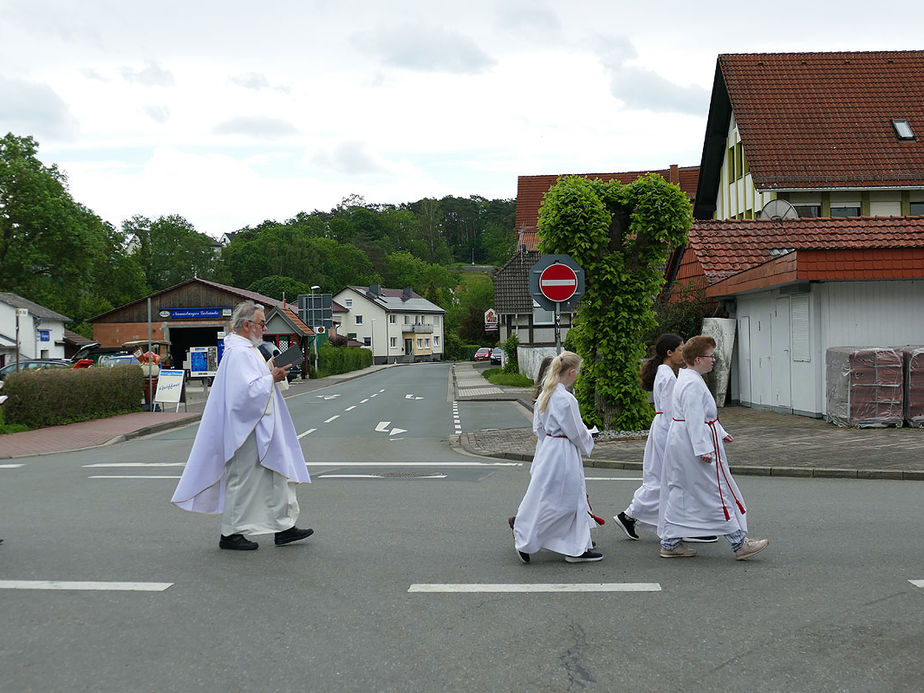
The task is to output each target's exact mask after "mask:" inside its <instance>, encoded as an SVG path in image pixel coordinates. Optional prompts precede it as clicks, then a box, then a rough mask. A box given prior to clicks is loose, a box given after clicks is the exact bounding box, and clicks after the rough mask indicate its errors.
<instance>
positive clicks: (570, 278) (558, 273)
mask: <svg viewBox="0 0 924 693" xmlns="http://www.w3.org/2000/svg"><path fill="white" fill-rule="evenodd" d="M577 283H578V281H577V274H576V273H575V271H574V270H573V269H571V268H570V267H568V265H562V264H560V263H558V262H556V263H555V264H554V265H549V266H548V267H546V268H545V269H544V270H542V273H541V274H540V275H539V291H541V292H542V295H543V296H545V297H546V298H547V299H549V300H550V301H555V302H556V303H561V302H562V301H567V300H568V299H569V298H571V297H572V296H574V292H575V291H577Z"/></svg>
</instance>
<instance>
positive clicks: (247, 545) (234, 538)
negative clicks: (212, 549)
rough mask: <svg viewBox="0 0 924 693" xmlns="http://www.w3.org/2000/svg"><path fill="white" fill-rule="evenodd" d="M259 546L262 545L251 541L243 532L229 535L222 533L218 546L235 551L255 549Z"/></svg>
mask: <svg viewBox="0 0 924 693" xmlns="http://www.w3.org/2000/svg"><path fill="white" fill-rule="evenodd" d="M258 546H260V545H259V544H258V543H257V542H255V541H250V539H248V538H247V537H245V536H244V535H243V534H230V535H228V536H225V535H224V534H222V535H221V539H219V540H218V548H220V549H231V550H233V551H255V550H256V549H257V547H258Z"/></svg>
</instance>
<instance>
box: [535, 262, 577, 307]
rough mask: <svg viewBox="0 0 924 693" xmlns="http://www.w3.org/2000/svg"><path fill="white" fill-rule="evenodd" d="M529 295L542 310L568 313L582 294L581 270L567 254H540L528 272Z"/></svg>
mask: <svg viewBox="0 0 924 693" xmlns="http://www.w3.org/2000/svg"><path fill="white" fill-rule="evenodd" d="M529 293H530V294H531V295H532V297H533V300H535V301H536V303H538V304H539V305H540V306H542V307H543V308H544V309H545V310H551V311H555V310H557V311H560V312H565V313H568V312H571V311H572V310H574V306H575V304H576V303H577V302H578V301H579V300H580V299H581V296H583V295H584V270H583V269H581V266H580V265H579V264H578V263H576V262H575V261H574V260H572V259H571V257H570V256H569V255H543V256H542V257H540V258H539V262H537V263H536V264H535V265H533V266H532V267H531V268H530V270H529Z"/></svg>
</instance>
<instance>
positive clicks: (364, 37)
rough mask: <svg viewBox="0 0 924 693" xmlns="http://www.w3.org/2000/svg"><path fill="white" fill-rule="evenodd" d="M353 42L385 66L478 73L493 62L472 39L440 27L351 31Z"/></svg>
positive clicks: (426, 70)
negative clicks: (367, 31)
mask: <svg viewBox="0 0 924 693" xmlns="http://www.w3.org/2000/svg"><path fill="white" fill-rule="evenodd" d="M353 43H354V45H356V46H357V47H358V48H359V49H360V50H362V51H365V52H366V53H369V54H371V55H373V56H375V57H377V58H378V59H379V60H380V61H381V62H382V63H384V64H385V65H390V66H392V67H400V68H404V69H406V70H420V71H423V72H451V73H454V74H479V73H481V72H485V71H486V70H488V69H490V68H491V67H493V66H494V64H495V60H494V59H493V58H492V57H491V56H489V55H488V54H487V53H485V52H484V51H482V50H481V48H479V47H478V45H477V44H476V43H475V42H474V41H472V40H471V39H469V38H468V37H466V36H462V35H461V34H457V33H455V32H450V31H447V30H445V29H443V28H442V27H426V26H411V25H405V26H403V27H398V28H396V29H391V30H389V31H384V32H381V33H376V34H372V33H363V34H355V35H354V36H353Z"/></svg>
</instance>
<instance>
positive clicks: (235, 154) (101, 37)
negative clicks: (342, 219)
mask: <svg viewBox="0 0 924 693" xmlns="http://www.w3.org/2000/svg"><path fill="white" fill-rule="evenodd" d="M832 7H836V11H835V10H832V9H830V8H832ZM921 7H922V6H918V5H914V4H908V3H905V4H902V5H896V6H891V5H882V6H878V5H875V4H873V3H869V2H863V3H860V2H853V1H849V2H848V1H842V2H840V3H837V4H836V5H829V4H828V3H809V2H790V1H788V0H787V1H784V2H776V3H774V4H772V5H768V4H766V3H758V4H754V3H741V2H710V1H704V0H700V1H699V2H670V1H668V2H660V3H640V2H632V3H628V2H621V1H619V0H606V1H597V0H593V1H582V0H570V1H569V2H551V1H550V2H544V1H543V0H528V1H526V0H523V1H521V0H496V1H495V0H465V1H464V2H462V1H459V2H452V3H443V2H439V0H427V1H423V0H402V1H395V0H378V1H375V2H373V1H371V0H370V1H368V2H353V1H351V0H267V1H266V2H262V3H257V2H252V1H251V2H240V1H239V0H220V1H214V2H212V1H208V2H206V1H200V0H182V1H175V0H159V1H158V2H148V3H138V2H130V1H126V0H79V1H77V0H60V1H57V2H55V1H52V0H0V131H2V133H6V132H13V133H14V134H17V135H31V136H33V137H35V138H36V139H37V140H38V142H39V144H40V151H39V156H40V158H41V159H42V160H43V161H44V162H46V163H49V164H50V163H57V164H58V165H59V166H60V167H61V168H62V169H63V170H64V171H65V172H66V173H67V174H68V176H69V180H70V188H71V193H72V195H73V196H74V198H75V199H77V200H78V201H79V202H82V203H84V204H85V205H87V206H88V207H90V208H91V209H93V210H94V211H95V212H96V213H97V214H99V215H100V216H102V217H103V218H104V219H106V220H108V221H110V222H112V223H113V224H115V225H117V226H118V225H121V222H122V221H123V220H124V219H126V218H128V217H130V216H131V215H133V214H144V215H146V216H149V217H157V216H160V215H166V214H180V215H182V216H184V217H186V218H187V219H188V220H189V221H190V222H192V223H193V224H194V225H195V226H196V228H197V229H198V230H199V231H203V232H205V233H208V234H210V235H213V236H218V235H220V234H221V233H223V232H225V231H233V230H236V229H238V228H241V227H243V226H247V225H254V224H258V223H260V222H261V221H263V220H264V219H277V220H280V221H282V220H285V219H288V218H290V217H292V216H293V215H295V214H296V213H298V212H300V211H308V212H310V211H312V210H315V209H320V210H329V209H331V208H332V207H334V206H335V205H337V204H338V203H339V202H340V201H341V200H342V199H343V198H344V197H346V196H348V195H351V194H357V195H362V196H363V197H364V198H365V199H366V200H367V201H368V202H391V203H400V202H410V201H414V200H418V199H420V198H422V197H442V196H444V195H458V196H463V197H466V196H468V195H483V196H485V197H488V198H494V197H510V198H512V197H515V196H516V181H517V176H518V175H532V174H558V173H581V172H614V171H631V170H640V169H659V168H666V167H668V166H669V165H670V164H679V165H681V166H690V165H698V164H699V159H700V154H701V152H702V143H703V128H704V125H705V120H706V115H707V110H708V102H709V91H710V89H711V87H712V79H713V75H714V72H715V61H716V56H717V55H718V54H719V53H740V52H777V51H825V50H898V49H921V48H924V39H921V38H920V37H919V34H920V31H921V28H922V27H924V22H922V20H924V10H922V9H921Z"/></svg>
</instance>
